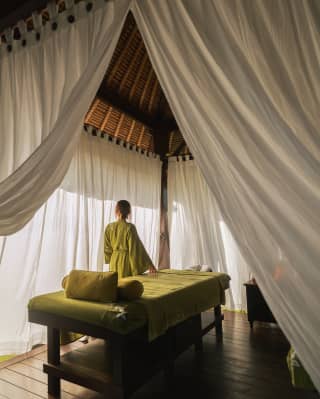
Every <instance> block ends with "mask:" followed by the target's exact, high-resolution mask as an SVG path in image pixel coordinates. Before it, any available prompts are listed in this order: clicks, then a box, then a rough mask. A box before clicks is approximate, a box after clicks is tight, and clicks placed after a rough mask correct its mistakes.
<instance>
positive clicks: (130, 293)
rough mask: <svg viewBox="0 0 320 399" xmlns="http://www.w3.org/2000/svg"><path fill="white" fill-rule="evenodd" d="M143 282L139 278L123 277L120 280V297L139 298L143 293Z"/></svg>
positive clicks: (127, 298) (125, 298) (127, 299)
mask: <svg viewBox="0 0 320 399" xmlns="http://www.w3.org/2000/svg"><path fill="white" fill-rule="evenodd" d="M143 290H144V287H143V284H142V283H141V282H140V281H138V280H132V279H130V278H122V279H120V280H119V281H118V297H119V298H120V299H124V300H126V301H133V300H135V299H139V298H140V297H141V296H142V294H143Z"/></svg>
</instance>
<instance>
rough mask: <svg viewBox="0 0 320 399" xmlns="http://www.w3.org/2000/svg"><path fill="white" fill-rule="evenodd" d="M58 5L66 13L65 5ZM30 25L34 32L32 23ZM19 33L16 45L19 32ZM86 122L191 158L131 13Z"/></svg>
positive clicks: (150, 147) (15, 0)
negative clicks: (188, 155) (187, 154)
mask: <svg viewBox="0 0 320 399" xmlns="http://www.w3.org/2000/svg"><path fill="white" fill-rule="evenodd" d="M35 2H36V1H35ZM18 3H23V2H21V1H20V0H12V4H14V5H18ZM57 3H59V9H60V11H63V10H64V8H65V7H64V2H63V1H60V0H59V1H57ZM7 8H8V10H9V8H10V7H7ZM12 9H14V8H12ZM8 10H7V11H8ZM41 14H42V16H43V23H45V22H46V20H47V19H48V14H47V12H46V10H45V9H42V10H41ZM26 20H27V21H28V28H29V29H32V19H30V18H26ZM15 33H16V35H15V36H16V38H17V39H18V38H19V32H18V31H17V32H15ZM2 40H4V38H3V37H2ZM84 122H85V125H91V126H93V127H94V128H96V129H97V130H98V131H101V132H104V133H107V134H108V135H110V136H113V137H117V138H119V139H120V140H124V141H127V142H129V143H131V144H133V145H136V146H137V147H140V148H142V149H145V150H147V151H153V152H157V153H161V154H162V155H164V154H170V155H173V154H176V155H177V154H186V153H189V151H188V149H187V147H186V145H185V143H184V140H183V138H182V135H181V134H180V132H179V129H178V127H177V124H176V121H175V119H174V117H173V114H172V111H171V109H170V107H169V105H168V102H167V100H166V98H165V95H164V93H163V90H162V88H161V86H160V83H159V81H158V79H157V76H156V74H155V71H154V69H153V67H152V65H151V62H150V59H149V57H148V54H147V51H146V47H145V45H144V43H143V40H142V37H141V34H140V32H139V30H138V28H137V25H136V22H135V20H134V17H133V15H132V14H131V13H129V14H128V16H127V18H126V21H125V24H124V27H123V30H122V33H121V35H120V39H119V41H118V44H117V46H116V49H115V52H114V54H113V57H112V60H111V63H110V65H109V67H108V70H107V71H106V74H105V77H104V79H103V81H102V83H101V85H100V88H99V90H98V92H97V95H96V97H95V99H94V101H93V102H92V104H91V106H90V108H89V111H88V113H87V115H86V117H85V121H84Z"/></svg>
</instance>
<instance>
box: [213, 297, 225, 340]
mask: <svg viewBox="0 0 320 399" xmlns="http://www.w3.org/2000/svg"><path fill="white" fill-rule="evenodd" d="M222 320H223V316H222V315H221V306H220V305H217V306H215V307H214V323H215V329H216V338H217V341H218V342H222V340H223V331H222Z"/></svg>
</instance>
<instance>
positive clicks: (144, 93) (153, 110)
mask: <svg viewBox="0 0 320 399" xmlns="http://www.w3.org/2000/svg"><path fill="white" fill-rule="evenodd" d="M98 96H99V97H97V98H96V99H95V100H94V101H93V103H92V105H91V107H90V109H89V111H88V113H87V116H86V119H85V123H86V124H89V125H92V126H94V127H95V128H97V129H99V130H101V131H103V132H106V133H108V134H109V135H111V136H115V137H118V138H120V139H121V140H125V141H127V142H129V143H131V144H134V145H136V146H137V147H140V148H143V149H146V150H148V151H154V140H153V135H154V129H156V130H157V123H158V122H159V121H161V122H162V123H163V122H164V123H165V122H172V121H173V122H174V118H173V115H172V112H171V110H170V107H169V105H168V103H167V101H166V98H165V96H164V94H163V91H162V89H161V86H160V84H159V81H158V79H157V76H156V74H155V71H154V69H153V67H152V65H151V62H150V59H149V56H148V53H147V50H146V47H145V45H144V43H143V40H142V37H141V34H140V32H139V30H138V28H137V25H136V23H135V20H134V18H133V16H132V14H131V13H129V14H128V17H127V19H126V21H125V24H124V28H123V31H122V33H121V35H120V38H119V41H118V44H117V46H116V49H115V51H114V54H113V57H112V59H111V62H110V65H109V67H108V70H107V72H106V75H105V77H104V79H103V81H102V83H101V86H100V89H99V91H98ZM123 104H125V105H126V107H123ZM128 110H131V112H128ZM136 115H140V116H141V115H142V116H143V118H140V119H139V117H137V116H136ZM157 133H158V132H157Z"/></svg>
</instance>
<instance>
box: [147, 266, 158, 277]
mask: <svg viewBox="0 0 320 399" xmlns="http://www.w3.org/2000/svg"><path fill="white" fill-rule="evenodd" d="M149 274H151V275H153V276H155V275H156V274H157V269H156V268H155V267H154V266H153V265H151V266H149Z"/></svg>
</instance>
